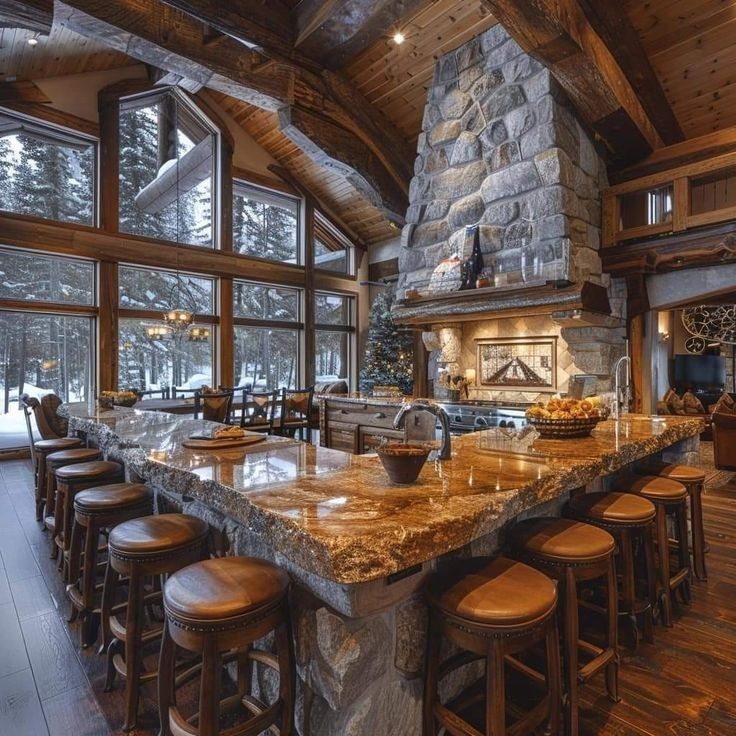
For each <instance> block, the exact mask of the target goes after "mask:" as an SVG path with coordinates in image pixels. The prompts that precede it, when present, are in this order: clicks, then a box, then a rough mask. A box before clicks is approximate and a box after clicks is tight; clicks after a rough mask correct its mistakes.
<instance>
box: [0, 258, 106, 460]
mask: <svg viewBox="0 0 736 736" xmlns="http://www.w3.org/2000/svg"><path fill="white" fill-rule="evenodd" d="M95 292H96V288H95V266H94V264H93V263H92V262H90V261H81V260H75V259H71V258H58V257H55V256H46V255H44V254H39V253H36V252H34V253H29V252H24V251H17V250H11V249H7V250H6V249H0V397H1V403H0V449H8V448H13V447H21V446H23V445H26V444H27V442H28V438H27V434H26V428H25V422H24V419H23V414H22V411H21V410H20V407H19V405H18V399H19V397H20V396H22V395H23V394H26V393H27V394H29V395H30V396H34V397H36V398H40V397H41V396H43V395H45V394H48V393H52V392H53V393H55V394H57V395H58V396H59V397H60V398H61V399H63V400H64V401H86V400H87V399H88V398H89V397H90V396H92V395H94V378H95V359H94V358H95V356H94V343H95V339H94V328H95V318H94V314H95V311H96V310H95V306H94V305H95ZM19 304H23V305H24V306H22V307H20V308H19V307H18V305H19ZM25 304H27V307H26V306H25ZM8 305H12V306H13V308H12V309H9V308H4V307H7V306H8Z"/></svg>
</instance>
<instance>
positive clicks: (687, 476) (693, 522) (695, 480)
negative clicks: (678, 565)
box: [649, 463, 708, 581]
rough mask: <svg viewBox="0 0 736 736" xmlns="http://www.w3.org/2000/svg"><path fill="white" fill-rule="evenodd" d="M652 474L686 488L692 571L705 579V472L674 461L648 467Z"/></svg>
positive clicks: (700, 578)
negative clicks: (688, 502)
mask: <svg viewBox="0 0 736 736" xmlns="http://www.w3.org/2000/svg"><path fill="white" fill-rule="evenodd" d="M649 472H650V473H651V474H652V475H658V476H659V477H660V478H667V479H668V480H676V481H677V482H678V483H682V485H684V486H685V488H687V494H688V496H689V497H690V532H691V536H692V547H693V571H694V572H695V577H696V578H698V580H703V581H705V580H707V579H708V571H707V569H706V567H705V551H706V543H705V530H704V528H703V498H702V495H703V484H704V483H705V472H704V471H703V470H701V469H700V468H695V467H693V466H692V465H678V464H675V463H658V464H656V465H653V466H651V467H650V468H649Z"/></svg>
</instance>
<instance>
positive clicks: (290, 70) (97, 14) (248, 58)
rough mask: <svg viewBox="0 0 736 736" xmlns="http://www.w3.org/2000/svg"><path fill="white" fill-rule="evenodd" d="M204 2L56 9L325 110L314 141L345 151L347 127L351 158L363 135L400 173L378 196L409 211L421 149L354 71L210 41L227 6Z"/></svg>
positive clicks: (122, 42)
mask: <svg viewBox="0 0 736 736" xmlns="http://www.w3.org/2000/svg"><path fill="white" fill-rule="evenodd" d="M181 1H182V2H183V1H184V0H181ZM177 3H179V0H177ZM197 7H199V8H203V10H202V12H199V13H198V18H193V17H191V16H190V15H189V14H186V13H184V12H182V11H180V10H177V9H174V8H172V7H170V6H169V5H167V4H164V3H162V2H159V0H149V1H148V2H145V3H143V2H138V1H137V0H120V1H119V2H116V3H115V4H111V3H110V2H108V1H107V0H67V1H66V2H57V4H56V13H57V18H58V19H59V21H60V22H61V23H62V24H64V25H66V26H68V27H69V28H71V29H72V30H75V31H77V32H79V33H81V34H82V35H85V36H88V37H92V38H96V39H98V40H100V41H102V42H103V43H106V44H107V45H108V46H112V47H113V48H115V49H117V50H119V51H122V52H123V53H126V54H128V55H129V56H132V57H134V58H136V59H139V60H141V61H143V62H145V63H148V64H151V65H153V66H157V67H158V68H160V69H163V70H165V71H166V72H173V73H175V74H177V75H180V76H182V77H185V78H187V79H191V80H194V81H196V82H198V83H200V84H203V85H205V86H206V87H209V88H212V89H216V90H218V91H220V92H222V93H224V94H227V95H230V96H232V97H235V98H237V99H240V100H243V101H245V102H248V103H249V104H251V105H255V106H257V107H261V108H264V109H267V110H271V111H277V110H279V109H280V108H282V107H283V106H284V105H287V104H291V102H292V101H293V102H294V103H295V104H297V105H299V106H300V107H301V108H303V109H304V110H306V111H308V112H311V113H313V114H318V115H321V116H323V117H324V118H326V119H327V120H329V121H330V122H331V125H326V126H322V127H316V128H311V129H310V131H309V134H308V136H309V137H310V140H311V142H312V144H313V145H314V146H315V147H317V148H319V149H321V150H323V151H325V153H329V155H330V156H334V157H336V158H338V159H341V157H342V152H341V151H339V148H336V147H339V145H340V143H339V142H336V141H335V140H334V136H335V134H336V131H337V130H339V129H342V131H344V132H340V136H339V138H340V140H341V141H350V146H349V150H348V151H346V152H345V154H346V158H351V157H352V156H353V151H354V150H355V149H356V147H357V144H356V143H355V142H354V141H355V140H356V139H357V140H359V141H362V143H363V144H364V146H365V147H366V148H367V149H370V151H372V153H373V155H374V156H375V158H376V159H377V160H378V161H379V162H380V164H381V166H382V167H384V168H385V169H386V171H387V172H388V175H389V176H388V177H386V180H388V179H392V180H393V186H392V187H391V189H390V190H389V191H387V192H383V191H375V192H373V193H372V195H371V196H375V197H377V198H379V199H380V200H381V201H382V202H383V204H384V208H385V209H386V210H387V211H391V212H392V213H393V214H394V215H395V217H396V218H403V215H404V212H405V210H406V194H405V192H406V191H407V190H408V184H409V181H410V179H411V171H412V164H413V158H414V156H413V152H412V150H411V148H410V146H409V145H408V143H407V142H406V141H405V140H404V139H403V138H401V136H400V134H399V133H398V132H397V131H396V130H395V129H394V128H393V126H391V125H390V124H389V123H388V121H387V119H386V118H385V117H383V115H382V114H381V113H380V112H378V111H377V110H376V109H375V108H373V106H371V105H370V103H368V101H367V100H366V99H365V98H364V97H363V96H362V95H361V94H360V93H358V92H357V90H356V89H355V88H354V87H353V86H352V84H351V83H350V82H349V81H348V80H347V78H346V77H343V76H342V75H339V74H334V73H332V72H328V71H326V70H323V71H322V72H321V73H319V74H318V73H315V72H313V71H310V70H309V69H305V68H303V67H301V66H299V65H298V64H296V63H294V62H293V61H292V60H289V59H282V57H281V56H280V53H279V51H278V50H276V51H274V52H273V54H274V55H275V56H276V57H278V59H277V61H278V63H277V64H274V65H273V66H272V67H269V68H267V69H264V68H263V67H262V62H263V56H262V55H261V54H260V53H258V52H255V51H251V50H249V49H247V48H245V47H244V46H243V44H242V43H241V42H240V41H236V40H234V39H232V38H227V37H226V38H223V39H222V40H221V41H219V42H218V43H216V44H211V45H207V44H205V43H204V41H203V38H202V30H203V25H202V22H206V23H209V24H211V25H213V27H216V26H215V24H214V23H211V21H212V19H213V18H216V17H217V14H218V13H222V11H223V9H222V7H221V6H217V7H215V3H214V2H211V0H202V2H198V3H197ZM210 16H212V17H210ZM262 34H263V37H264V38H266V37H267V40H269V41H270V40H271V39H272V38H273V36H274V35H275V34H273V33H272V32H270V31H268V29H266V30H264V31H262ZM261 41H263V38H262V39H261ZM269 53H271V52H269ZM254 67H255V70H254ZM305 135H307V134H306V133H305ZM356 173H357V174H359V173H360V172H356ZM397 187H398V189H399V190H400V191H402V192H404V194H403V201H402V202H401V203H397V201H396V199H397V198H396V196H395V189H396V188H397ZM397 204H399V205H400V206H398V207H397Z"/></svg>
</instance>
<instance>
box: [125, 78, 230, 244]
mask: <svg viewBox="0 0 736 736" xmlns="http://www.w3.org/2000/svg"><path fill="white" fill-rule="evenodd" d="M119 132H120V195H119V199H120V230H121V232H125V233H131V234H133V235H143V236H146V237H149V238H158V239H160V240H170V241H173V242H177V243H185V244H189V245H201V246H205V247H210V248H211V247H213V246H214V245H215V242H216V227H215V223H216V220H217V218H216V217H215V212H216V200H215V196H216V190H217V188H216V186H215V181H216V177H215V174H216V172H217V145H216V143H217V130H216V129H215V127H214V126H213V125H212V124H211V123H210V122H209V121H208V120H207V119H206V118H205V117H204V115H202V113H200V112H199V111H198V110H197V109H196V108H195V107H194V105H193V104H191V103H190V102H189V101H188V100H186V99H185V98H184V97H183V96H182V95H181V94H180V93H179V92H178V91H174V90H167V91H165V92H159V93H155V94H146V95H143V96H139V97H134V98H128V99H125V100H122V101H121V103H120V127H119Z"/></svg>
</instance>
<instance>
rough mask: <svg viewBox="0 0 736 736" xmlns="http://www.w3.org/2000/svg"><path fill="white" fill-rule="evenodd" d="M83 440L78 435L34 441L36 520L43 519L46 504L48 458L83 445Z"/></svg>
mask: <svg viewBox="0 0 736 736" xmlns="http://www.w3.org/2000/svg"><path fill="white" fill-rule="evenodd" d="M82 444H83V443H82V440H80V439H79V438H78V437H59V438H58V439H53V440H38V441H37V442H34V443H33V454H34V456H35V473H36V521H42V520H43V510H44V507H45V506H46V485H47V480H46V458H47V457H48V456H49V455H52V454H54V453H56V452H60V451H61V450H74V449H76V448H79V447H82Z"/></svg>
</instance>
